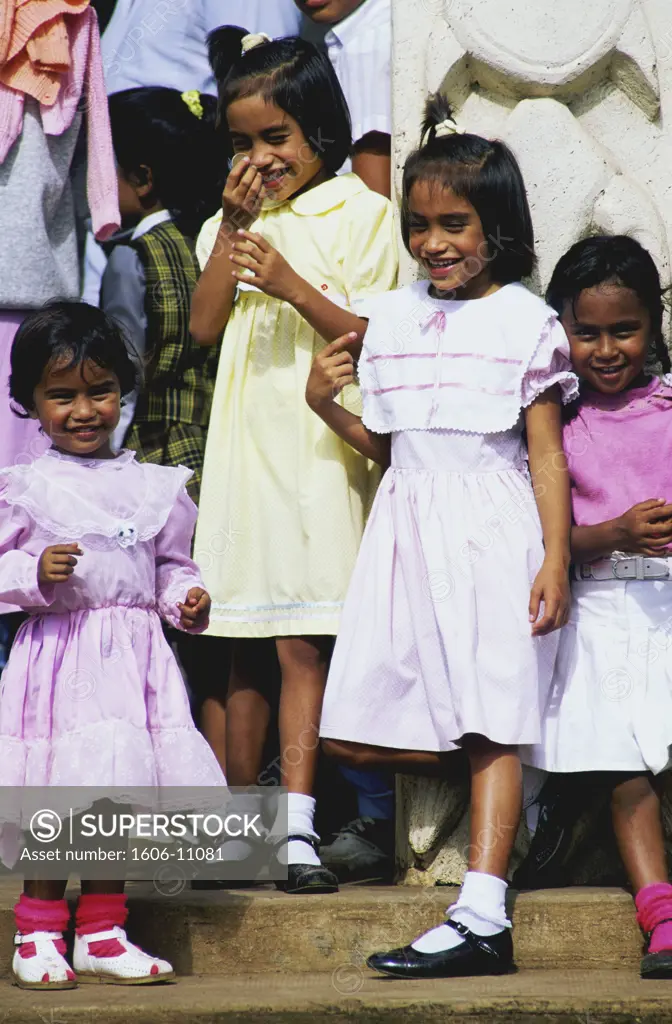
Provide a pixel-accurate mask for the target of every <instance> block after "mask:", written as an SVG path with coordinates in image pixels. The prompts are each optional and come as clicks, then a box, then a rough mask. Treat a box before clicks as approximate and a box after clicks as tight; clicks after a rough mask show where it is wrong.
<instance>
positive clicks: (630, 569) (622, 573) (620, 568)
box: [611, 555, 644, 580]
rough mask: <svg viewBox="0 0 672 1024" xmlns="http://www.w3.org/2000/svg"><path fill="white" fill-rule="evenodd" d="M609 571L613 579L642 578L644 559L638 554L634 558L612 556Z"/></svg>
mask: <svg viewBox="0 0 672 1024" xmlns="http://www.w3.org/2000/svg"><path fill="white" fill-rule="evenodd" d="M611 571H612V573H613V575H614V579H617V580H634V579H638V580H643V579H644V559H643V558H641V557H640V556H639V555H636V556H635V557H634V558H614V559H613V560H612V563H611ZM640 573H641V575H640Z"/></svg>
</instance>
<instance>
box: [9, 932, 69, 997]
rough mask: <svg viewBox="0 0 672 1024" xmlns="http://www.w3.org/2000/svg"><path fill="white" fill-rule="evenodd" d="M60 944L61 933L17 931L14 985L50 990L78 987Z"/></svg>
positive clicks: (13, 970) (61, 939) (13, 964)
mask: <svg viewBox="0 0 672 1024" xmlns="http://www.w3.org/2000/svg"><path fill="white" fill-rule="evenodd" d="M62 942H63V933H62V932H25V933H21V932H17V933H16V935H15V936H14V945H15V946H16V949H15V951H14V959H13V960H12V977H13V980H14V984H15V985H18V986H19V988H28V989H49V990H50V991H56V990H58V989H63V988H77V979H76V977H75V973H74V971H73V970H72V968H71V967H70V964H69V963H68V962H67V960H66V959H65V957H64V956H63V954H62V953H61V952H60V950H59V948H58V947H57V945H56V943H58V944H59V946H60V945H61V943H62ZM62 948H64V946H63V947H62ZM22 953H23V955H22Z"/></svg>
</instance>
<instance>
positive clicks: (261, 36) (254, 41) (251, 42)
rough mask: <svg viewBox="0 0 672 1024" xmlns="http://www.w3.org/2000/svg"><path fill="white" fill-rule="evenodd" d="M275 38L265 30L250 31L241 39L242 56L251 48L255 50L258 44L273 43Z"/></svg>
mask: <svg viewBox="0 0 672 1024" xmlns="http://www.w3.org/2000/svg"><path fill="white" fill-rule="evenodd" d="M272 42H273V40H272V39H271V37H270V36H267V35H266V33H265V32H249V33H248V35H246V36H243V38H242V39H241V41H240V45H241V47H242V49H241V51H240V55H241V57H244V56H245V54H246V53H248V52H249V51H250V50H254V48H255V47H256V46H262V45H263V44H264V43H272Z"/></svg>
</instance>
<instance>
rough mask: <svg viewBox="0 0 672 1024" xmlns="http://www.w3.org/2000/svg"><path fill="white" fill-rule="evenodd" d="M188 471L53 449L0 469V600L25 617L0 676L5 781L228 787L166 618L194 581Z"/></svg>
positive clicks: (0, 769) (0, 766) (175, 621)
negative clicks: (60, 558)
mask: <svg viewBox="0 0 672 1024" xmlns="http://www.w3.org/2000/svg"><path fill="white" fill-rule="evenodd" d="M190 475H191V474H190V473H189V471H188V470H186V469H184V468H182V467H180V468H178V469H173V468H168V467H164V466H154V465H148V464H144V465H141V464H140V463H138V462H136V461H135V456H134V454H133V453H132V452H128V451H125V452H123V453H122V454H121V455H120V456H118V457H117V458H116V459H111V460H94V461H86V460H83V459H80V458H77V457H74V456H67V455H62V454H60V453H58V452H56V451H55V450H54V449H49V450H48V451H47V452H46V454H44V455H42V456H41V457H40V458H38V459H36V460H35V461H34V462H33V463H32V464H31V465H29V466H15V467H13V468H11V469H9V470H4V471H3V472H1V473H0V600H1V601H4V602H6V603H7V604H8V605H19V606H20V607H22V608H23V609H25V610H26V611H27V612H28V613H29V614H30V618H29V619H28V621H27V622H26V623H25V624H24V625H23V627H22V628H21V630H20V632H19V634H18V636H17V639H16V642H15V644H14V647H13V649H12V652H11V655H10V658H9V662H8V665H7V668H6V669H5V671H4V673H3V675H2V686H1V689H0V786H43V785H59V786H114V787H117V786H211V785H224V784H225V780H224V777H223V775H222V772H221V769H220V768H219V765H218V764H217V761H216V759H215V757H214V754H213V753H212V751H211V750H210V747H209V746H208V744H207V743H206V741H205V740H204V739H203V737H202V736H201V735H200V733H199V732H198V731H197V730H196V729H195V727H194V725H193V722H192V720H191V715H190V710H189V703H188V699H187V694H186V691H185V687H184V683H183V681H182V676H181V674H180V671H179V668H178V666H177V662H176V661H175V658H174V657H173V654H172V652H171V650H170V647H169V646H168V644H167V643H166V640H165V638H164V635H163V631H162V627H161V618H163V619H165V620H166V621H167V622H169V623H170V624H171V625H173V626H178V627H179V611H178V609H177V607H176V604H177V602H178V601H184V599H185V598H186V595H187V592H188V590H189V589H190V588H191V587H194V586H201V580H200V576H199V573H198V569H197V568H196V566H195V564H194V563H193V562H192V560H191V558H190V557H189V551H190V544H191V538H192V534H193V530H194V523H195V519H196V508H195V506H194V504H193V502H192V501H191V499H190V498H189V497H188V496H187V494H186V491H185V489H184V484H185V481H186V480H187V479H188V478H189V476H190ZM73 541H77V542H78V543H79V545H80V547H81V549H82V551H83V555H82V557H81V558H79V560H78V563H77V568H76V569H75V572H74V574H73V575H72V576H71V577H70V579H69V580H68V581H67V582H66V583H61V584H55V585H52V586H44V585H41V584H39V583H38V578H37V566H38V560H39V557H40V554H41V553H42V551H43V550H44V548H46V547H48V546H50V545H53V544H64V543H69V542H73ZM160 617H161V618H160Z"/></svg>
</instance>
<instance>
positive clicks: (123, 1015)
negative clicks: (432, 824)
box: [0, 970, 672, 1024]
mask: <svg viewBox="0 0 672 1024" xmlns="http://www.w3.org/2000/svg"><path fill="white" fill-rule="evenodd" d="M353 1020H356V1021H357V1022H358V1024H428V1022H432V1021H448V1022H450V1024H634V1022H637V1024H672V982H665V981H641V980H640V979H639V978H638V977H637V976H636V974H635V973H634V972H625V971H609V970H589V971H562V970H555V971H528V972H527V973H520V974H517V975H512V976H507V977H505V978H479V979H459V980H454V981H447V980H442V981H432V982H416V981H398V980H393V979H385V978H381V977H378V976H377V975H372V974H370V973H369V972H366V974H365V973H364V972H361V971H357V970H351V971H350V973H349V974H346V973H344V972H341V973H340V974H339V973H338V972H334V973H332V974H322V975H312V976H304V977H300V976H298V975H294V976H288V975H277V974H276V975H269V976H267V977H265V978H263V979H261V978H260V977H259V975H247V976H244V975H235V976H229V977H222V976H220V977H217V978H214V977H206V978H184V979H181V980H179V981H178V982H177V983H176V984H174V985H157V986H151V987H142V988H138V987H133V988H130V987H129V988H126V987H121V986H116V985H115V986H112V985H109V986H107V985H96V986H92V985H86V986H84V985H83V986H81V987H80V988H79V989H77V990H75V991H71V992H54V993H49V994H47V993H35V992H21V991H19V990H18V989H16V988H13V987H12V986H11V985H10V984H9V982H8V981H2V982H0V1021H7V1022H8V1024H9V1022H11V1024H39V1022H42V1021H44V1022H49V1024H94V1022H96V1024H129V1022H131V1021H132V1024H224V1022H226V1024H322V1022H323V1021H324V1022H329V1024H345V1022H346V1021H347V1022H350V1021H353Z"/></svg>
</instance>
